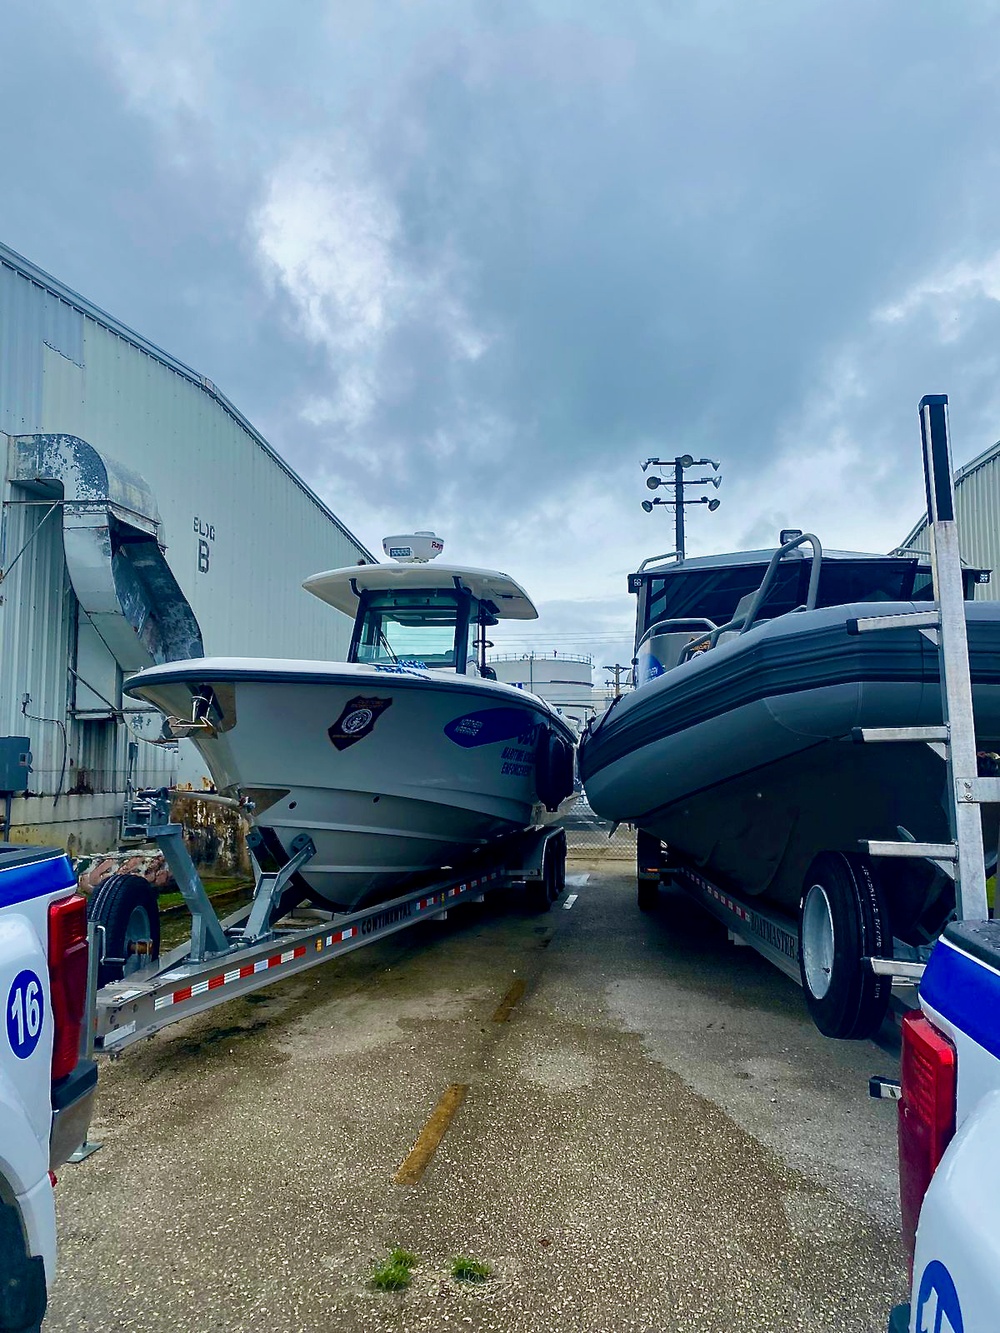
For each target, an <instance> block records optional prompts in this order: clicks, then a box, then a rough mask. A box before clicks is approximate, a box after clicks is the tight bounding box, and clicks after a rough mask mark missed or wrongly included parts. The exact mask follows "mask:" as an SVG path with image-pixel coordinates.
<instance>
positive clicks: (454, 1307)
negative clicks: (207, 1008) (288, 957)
mask: <svg viewBox="0 0 1000 1333" xmlns="http://www.w3.org/2000/svg"><path fill="white" fill-rule="evenodd" d="M627 872H628V867H627V866H626V865H624V864H622V865H619V866H618V867H614V866H613V865H609V864H607V863H605V864H602V865H600V866H599V867H590V868H588V866H587V865H585V864H583V863H581V862H576V863H571V865H570V880H571V883H570V884H569V885H568V888H567V893H566V895H565V897H564V898H563V899H562V900H560V902H558V903H557V904H556V905H555V907H554V908H553V909H552V911H551V912H549V913H547V914H545V915H543V916H531V915H529V914H527V913H526V912H525V911H524V910H523V907H522V905H521V903H520V901H519V899H518V898H517V896H516V894H514V893H509V894H498V895H494V896H493V897H492V898H491V899H488V900H487V902H486V903H485V904H483V905H481V906H477V907H469V908H466V909H463V910H460V911H459V912H455V913H452V915H451V917H450V919H449V920H448V921H447V922H444V923H441V924H424V925H421V926H417V927H414V928H412V929H410V930H408V931H405V932H403V933H402V934H400V935H398V936H396V937H394V938H393V939H391V940H387V941H384V942H382V943H379V944H376V945H372V946H369V947H367V948H364V949H361V950H359V951H357V952H356V953H354V954H351V955H349V956H347V957H344V958H341V959H338V960H335V961H333V962H331V963H328V964H325V965H323V966H321V967H318V968H316V969H315V970H314V971H312V972H308V973H305V974H303V975H301V976H299V977H297V978H292V979H289V980H288V981H286V982H283V983H281V984H279V985H276V986H274V987H272V988H270V989H268V990H265V991H262V992H259V993H258V994H257V995H255V996H251V997H249V998H247V999H244V1000H237V1001H233V1002H231V1003H230V1004H228V1005H225V1006H222V1007H220V1008H219V1009H218V1010H215V1011H213V1012H212V1013H208V1014H204V1015H202V1016H201V1017H199V1018H197V1019H192V1020H189V1021H187V1022H185V1023H184V1024H180V1025H178V1026H177V1027H175V1028H172V1029H169V1030H167V1031H166V1032H163V1033H161V1034H159V1035H158V1036H157V1037H155V1038H153V1039H152V1040H151V1041H150V1042H149V1043H147V1044H145V1045H143V1046H141V1047H138V1048H133V1049H132V1050H130V1051H128V1052H126V1053H125V1054H124V1055H123V1056H122V1057H121V1058H120V1059H119V1060H117V1061H116V1062H114V1063H111V1064H106V1065H104V1066H103V1067H102V1071H101V1074H102V1076H101V1090H100V1100H99V1104H98V1108H97V1116H96V1120H95V1124H94V1126H93V1131H92V1137H94V1138H98V1139H101V1140H103V1143H104V1147H103V1148H102V1150H101V1151H100V1152H99V1153H97V1154H96V1155H95V1156H93V1157H92V1158H90V1159H89V1160H88V1161H86V1162H85V1163H83V1164H82V1165H80V1166H76V1167H72V1166H67V1167H64V1168H63V1171H62V1173H61V1179H60V1183H59V1186H58V1189H57V1191H56V1195H57V1200H58V1207H59V1223H60V1236H61V1245H62V1256H61V1259H62V1262H61V1272H60V1276H59V1279H58V1282H57V1284H56V1288H55V1291H54V1294H53V1298H52V1301H51V1305H50V1315H49V1319H48V1321H47V1323H46V1329H48V1330H52V1333H54V1331H55V1330H74V1333H77V1331H78V1330H79V1331H83V1330H86V1331H87V1333H111V1331H112V1330H114V1331H116V1333H117V1331H118V1330H121V1331H122V1333H126V1331H127V1333H187V1331H188V1330H190V1331H191V1333H207V1331H208V1330H234V1331H235V1330H240V1331H241V1333H242V1331H243V1330H258V1329H259V1330H268V1331H269V1333H285V1331H286V1330H287V1331H289V1333H299V1331H300V1330H301V1331H302V1333H305V1331H307V1330H308V1331H309V1333H312V1331H313V1330H338V1331H339V1330H343V1331H344V1333H361V1331H362V1330H373V1331H378V1333H382V1331H383V1330H385V1331H386V1333H388V1330H421V1329H429V1330H435V1331H436V1330H441V1329H450V1328H454V1329H457V1330H465V1329H469V1330H473V1333H478V1330H504V1331H509V1333H514V1330H517V1333H535V1330H538V1331H539V1333H541V1331H542V1330H545V1331H546V1333H547V1331H548V1330H553V1331H554V1333H564V1331H565V1333H570V1331H571V1330H572V1331H574V1333H575V1331H576V1330H580V1331H581V1333H582V1331H583V1330H587V1331H588V1333H589V1331H591V1330H594V1331H600V1333H605V1331H606V1333H619V1330H620V1331H621V1333H633V1331H634V1333H639V1331H640V1330H641V1331H642V1333H653V1331H654V1330H656V1331H657V1333H659V1331H660V1330H663V1331H664V1333H673V1331H674V1330H677V1331H678V1333H679V1331H680V1330H685V1331H688V1330H697V1333H735V1331H736V1330H739V1331H740V1333H758V1331H759V1333H785V1331H786V1330H802V1331H803V1333H805V1330H809V1333H825V1331H826V1330H829V1331H830V1333H839V1331H840V1330H845V1331H846V1330H852V1331H853V1330H858V1331H860V1330H865V1333H868V1331H870V1330H877V1331H878V1333H882V1330H884V1329H885V1324H886V1319H887V1315H888V1311H889V1308H890V1307H891V1305H892V1304H893V1303H894V1301H896V1300H898V1299H900V1297H901V1294H902V1291H903V1279H904V1261H903V1256H902V1253H901V1250H900V1247H899V1243H898V1208H897V1204H896V1197H895V1190H896V1162H895V1111H894V1107H893V1106H892V1105H891V1104H889V1103H877V1102H872V1101H870V1100H869V1099H868V1097H867V1095H866V1084H867V1078H868V1075H869V1074H871V1073H876V1072H879V1073H889V1074H891V1073H893V1072H894V1069H895V1064H896V1062H897V1061H896V1057H895V1056H894V1054H893V1049H892V1039H891V1036H890V1037H889V1038H888V1040H887V1042H886V1043H885V1047H884V1049H880V1048H878V1047H876V1046H875V1045H874V1044H872V1043H869V1042H862V1043H837V1042H831V1041H827V1040H826V1039H824V1038H822V1037H821V1036H820V1035H819V1034H818V1033H817V1032H816V1031H815V1029H814V1028H813V1027H812V1025H811V1023H810V1021H809V1019H808V1018H807V1016H806V1013H805V1008H804V1006H803V1004H802V999H801V995H800V993H799V991H798V989H797V988H796V987H795V986H794V985H793V984H792V983H791V982H789V981H788V980H786V979H785V978H784V977H782V976H781V975H780V974H779V973H777V972H776V971H774V970H773V969H771V968H770V967H769V966H768V965H767V964H765V963H764V962H763V961H762V960H761V959H760V958H758V957H757V955H755V954H754V953H753V952H752V951H751V950H749V949H746V948H736V947H735V946H733V945H731V944H729V943H728V942H727V941H726V937H725V932H724V931H723V930H721V928H718V927H717V926H716V925H715V924H714V923H713V922H711V921H709V920H707V919H706V918H704V917H702V916H701V914H700V913H699V912H698V911H697V910H696V909H695V908H694V907H693V906H691V905H689V904H688V903H687V902H686V900H683V899H678V898H675V897H673V896H672V895H665V896H664V901H663V903H662V905H661V908H660V910H659V911H658V912H656V913H655V914H653V915H651V916H644V915H642V914H640V913H639V912H638V911H637V910H636V907H635V904H634V880H633V878H632V876H631V874H630V873H627ZM404 1164H405V1169H403V1170H401V1168H404ZM397 1176H398V1177H399V1181H397ZM414 1177H415V1179H414ZM394 1246H402V1247H405V1248H406V1249H407V1250H409V1251H411V1252H412V1253H413V1254H414V1255H415V1256H417V1260H418V1261H417V1263H416V1264H415V1266H414V1268H413V1276H412V1283H411V1285H410V1286H409V1288H408V1289H406V1290H405V1291H402V1292H380V1291H375V1290H372V1289H371V1287H370V1285H369V1281H368V1280H369V1277H370V1275H371V1273H372V1272H373V1270H374V1268H375V1267H376V1265H377V1264H378V1263H379V1262H381V1261H382V1260H384V1258H385V1257H386V1255H387V1253H388V1252H389V1250H390V1249H391V1248H392V1247H394ZM458 1255H463V1256H466V1257H469V1258H471V1259H475V1260H477V1261H479V1262H481V1263H483V1264H486V1265H488V1266H489V1267H490V1269H491V1270H492V1274H493V1275H492V1277H491V1278H490V1279H489V1280H488V1281H486V1282H483V1283H481V1284H477V1285H470V1284H467V1283H461V1282H458V1281H456V1280H455V1279H454V1278H453V1277H452V1276H451V1273H450V1267H451V1261H452V1259H453V1258H454V1257H455V1256H458Z"/></svg>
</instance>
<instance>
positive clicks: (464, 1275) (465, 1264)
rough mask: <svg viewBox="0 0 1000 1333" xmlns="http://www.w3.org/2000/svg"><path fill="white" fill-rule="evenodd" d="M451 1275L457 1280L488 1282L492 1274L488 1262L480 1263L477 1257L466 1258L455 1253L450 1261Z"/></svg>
mask: <svg viewBox="0 0 1000 1333" xmlns="http://www.w3.org/2000/svg"><path fill="white" fill-rule="evenodd" d="M451 1275H452V1277H453V1278H456V1279H457V1280H458V1281H459V1282H488V1281H489V1279H490V1278H491V1277H492V1276H493V1269H492V1268H491V1267H490V1266H489V1264H481V1263H480V1262H479V1261H478V1259H466V1258H465V1257H464V1256H463V1255H460V1254H459V1255H456V1256H455V1258H454V1259H452V1261H451Z"/></svg>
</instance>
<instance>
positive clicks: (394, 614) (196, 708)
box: [126, 533, 574, 909]
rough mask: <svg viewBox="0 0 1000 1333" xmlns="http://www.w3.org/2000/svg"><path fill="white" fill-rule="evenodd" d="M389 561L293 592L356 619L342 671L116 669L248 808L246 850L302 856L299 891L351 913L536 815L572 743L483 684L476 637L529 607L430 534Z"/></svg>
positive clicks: (562, 779) (264, 662) (212, 660)
mask: <svg viewBox="0 0 1000 1333" xmlns="http://www.w3.org/2000/svg"><path fill="white" fill-rule="evenodd" d="M383 545H384V548H385V551H386V554H387V555H389V556H391V557H392V558H393V561H392V563H388V564H370V565H351V566H348V567H346V568H344V569H335V570H331V571H329V572H327V573H322V574H315V575H313V576H312V577H311V578H309V579H307V580H306V581H305V584H304V585H303V586H304V587H305V588H306V589H307V591H308V592H310V593H312V594H313V595H314V596H316V597H319V598H320V599H321V600H322V601H324V602H327V603H329V605H330V606H332V607H334V608H336V609H337V610H338V611H342V612H344V613H346V614H348V615H352V616H353V617H354V632H353V636H352V639H351V647H350V651H349V653H348V659H347V661H346V662H313V661H286V660H280V659H271V658H219V657H204V658H197V659H192V660H190V661H183V662H169V663H166V664H164V665H162V666H156V667H152V668H149V669H148V670H145V671H141V672H139V673H138V674H137V675H135V676H132V677H131V678H130V679H129V681H128V683H127V685H126V689H127V692H128V693H129V694H131V695H132V696H134V697H136V698H140V699H145V700H148V701H150V702H151V703H153V704H155V705H156V707H158V708H159V709H161V710H162V711H163V712H164V713H165V714H166V716H167V727H168V728H169V732H170V734H171V735H174V736H190V738H191V739H192V740H193V741H194V743H195V745H196V746H197V747H198V750H199V752H200V754H201V756H202V758H203V759H204V761H205V764H206V765H207V767H208V769H209V771H210V773H211V775H212V777H213V779H214V781H215V783H216V786H217V787H218V789H219V791H220V792H223V793H226V794H230V795H239V796H241V797H244V798H246V799H247V800H248V802H250V803H252V809H253V818H254V823H255V826H256V845H255V854H256V856H257V859H258V860H259V861H260V862H261V864H262V865H264V866H267V865H268V864H270V865H271V866H274V867H280V866H282V865H285V864H286V863H287V862H288V861H289V860H290V859H291V857H292V856H293V855H294V847H295V845H296V844H297V842H298V844H299V845H300V844H301V841H302V838H303V835H307V836H308V837H309V838H311V839H312V841H313V843H314V845H315V849H316V850H315V855H314V856H313V857H312V858H311V859H310V860H309V862H308V864H306V865H304V866H303V867H302V868H301V869H300V870H299V871H298V872H297V873H296V876H295V877H294V879H293V885H294V888H295V890H296V891H297V895H298V897H300V898H302V897H309V898H312V899H314V900H319V901H321V902H323V903H325V904H331V905H334V906H336V907H338V908H344V909H350V908H355V907H358V906H360V905H363V904H365V903H369V902H377V901H379V900H381V899H384V898H388V897H392V896H393V895H394V894H398V893H399V892H400V891H401V886H403V885H406V884H408V883H416V884H419V883H420V882H421V877H427V878H432V877H433V876H435V875H438V874H439V872H440V871H441V870H442V869H449V868H453V867H455V866H457V865H461V864H463V863H465V862H467V861H468V860H469V859H470V858H473V859H474V858H475V855H476V854H477V853H478V852H479V851H480V850H481V849H484V848H487V847H488V846H489V844H490V843H491V842H493V841H495V840H497V839H499V838H501V837H503V836H504V835H506V834H511V833H514V832H516V831H518V830H521V829H524V828H527V827H530V826H532V825H534V824H537V823H541V822H546V821H547V820H549V819H551V818H552V817H553V815H554V813H555V812H556V811H557V810H558V808H559V806H560V805H561V804H562V803H563V802H564V801H565V800H567V799H568V798H569V797H570V796H571V795H572V792H573V776H574V736H573V732H572V730H571V728H570V727H569V726H568V724H567V723H565V722H564V721H563V719H562V718H561V717H560V716H559V715H558V714H557V713H556V712H555V711H554V710H553V709H552V708H550V707H549V705H548V704H547V703H546V702H545V701H544V700H542V699H540V698H538V697H537V696H535V695H533V694H529V693H527V692H526V691H523V690H520V689H517V688H515V687H513V686H510V685H503V684H500V683H498V682H497V681H496V680H494V679H492V671H491V669H490V668H489V667H488V666H487V664H486V657H485V651H486V646H487V643H486V630H487V629H488V627H489V626H491V625H495V624H497V622H498V621H499V620H501V619H508V618H509V619H519V620H530V619H535V618H536V617H537V614H538V613H537V611H536V610H535V607H534V605H533V604H532V602H531V600H530V598H529V597H528V595H527V593H525V591H524V590H523V588H521V587H520V586H519V585H518V584H517V583H515V582H514V580H513V579H511V578H509V577H508V576H507V575H506V574H501V573H498V572H495V571H492V570H483V569H466V568H461V567H458V566H451V565H443V564H430V563H429V561H430V560H431V559H433V558H434V557H436V556H437V555H439V554H440V553H441V550H442V549H443V544H442V543H441V542H440V541H439V540H438V539H437V538H436V537H434V535H433V534H429V533H418V534H415V535H413V536H407V537H391V538H386V540H385V542H384V543H383Z"/></svg>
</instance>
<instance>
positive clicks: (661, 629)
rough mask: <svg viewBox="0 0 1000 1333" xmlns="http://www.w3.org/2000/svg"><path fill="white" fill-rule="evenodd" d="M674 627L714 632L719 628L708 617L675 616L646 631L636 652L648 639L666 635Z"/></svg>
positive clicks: (658, 622)
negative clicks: (657, 635) (655, 635)
mask: <svg viewBox="0 0 1000 1333" xmlns="http://www.w3.org/2000/svg"><path fill="white" fill-rule="evenodd" d="M674 626H678V627H680V626H684V627H685V628H688V629H690V628H691V627H692V626H693V627H694V628H695V629H707V630H713V629H717V628H718V626H717V625H716V623H715V621H714V620H709V618H708V616H675V617H674V618H673V619H671V620H658V621H657V622H656V623H655V625H650V627H649V629H648V630H646V632H645V634H644V635H643V636H642V638H641V639H640V640H639V642H638V643H637V644H636V645H635V650H636V652H638V651H639V649H640V648H641V647H642V645H643V644H644V643H645V642H646V640H647V639H648V638H651V637H652V635H654V634H664V633H666V632H667V631H668V630H670V629H672V628H673V627H674ZM680 632H683V630H681V631H680Z"/></svg>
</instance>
